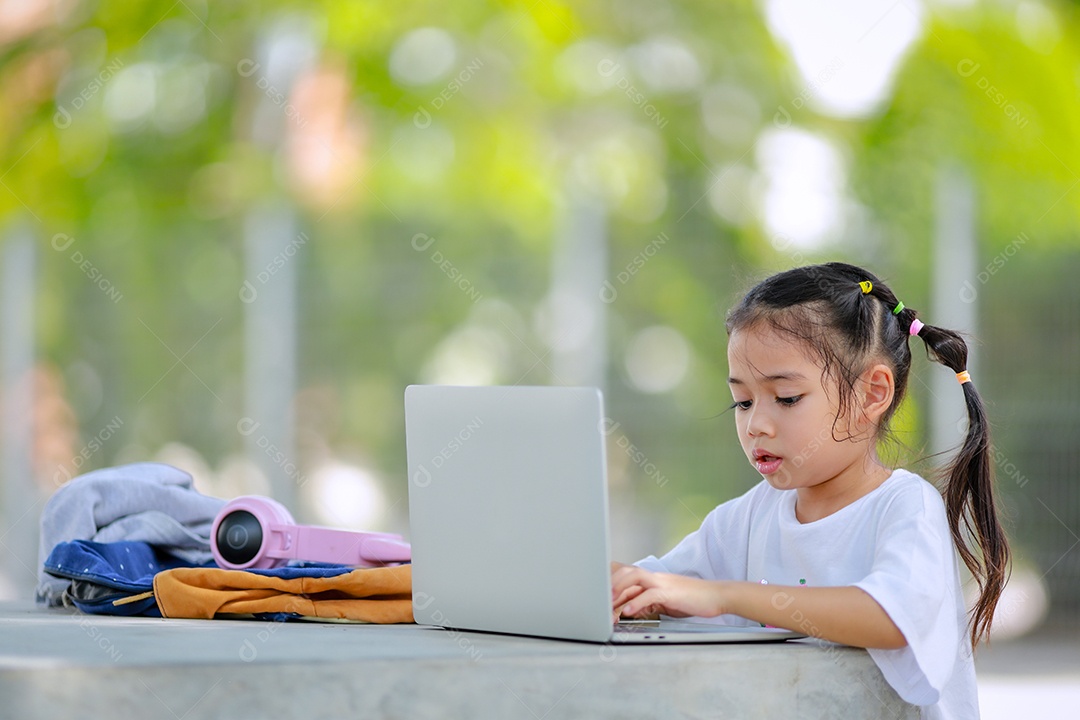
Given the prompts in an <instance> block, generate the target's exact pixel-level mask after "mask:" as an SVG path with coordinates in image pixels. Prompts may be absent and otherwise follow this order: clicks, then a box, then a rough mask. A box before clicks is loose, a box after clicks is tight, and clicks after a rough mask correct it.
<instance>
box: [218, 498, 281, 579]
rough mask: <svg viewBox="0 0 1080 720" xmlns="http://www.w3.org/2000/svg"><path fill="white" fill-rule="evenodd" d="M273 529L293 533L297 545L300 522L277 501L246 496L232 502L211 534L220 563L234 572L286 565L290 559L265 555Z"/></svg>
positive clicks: (221, 514)
mask: <svg viewBox="0 0 1080 720" xmlns="http://www.w3.org/2000/svg"><path fill="white" fill-rule="evenodd" d="M271 528H276V529H279V530H282V531H284V532H287V533H291V534H292V535H293V541H294V542H295V535H296V533H297V528H296V521H295V520H293V517H292V514H291V513H289V510H288V508H286V507H285V506H284V505H282V504H281V503H279V502H278V501H277V500H274V499H273V498H268V497H263V496H261V495H242V496H240V497H237V498H234V499H232V500H230V501H229V502H227V503H226V504H225V507H223V508H222V509H221V511H220V512H219V513H218V515H217V518H216V519H215V520H214V525H213V528H212V529H211V533H210V546H211V550H212V551H213V554H214V559H215V560H216V561H217V564H218V565H219V566H221V567H224V568H229V569H232V570H244V569H248V568H273V567H279V566H281V565H285V564H286V563H287V562H288V559H287V558H278V557H267V556H266V554H265V548H264V546H265V545H266V543H267V542H268V541H269V539H270V532H271Z"/></svg>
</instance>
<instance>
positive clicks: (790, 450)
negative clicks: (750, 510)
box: [728, 327, 874, 489]
mask: <svg viewBox="0 0 1080 720" xmlns="http://www.w3.org/2000/svg"><path fill="white" fill-rule="evenodd" d="M728 367H729V370H730V378H729V381H728V382H729V385H730V387H731V395H732V397H733V398H734V400H735V426H736V428H737V429H738V433H739V443H740V444H741V445H742V448H743V452H745V453H746V457H747V458H748V459H749V460H750V464H751V465H753V466H754V467H755V468H756V469H757V471H758V472H759V473H761V475H762V476H763V477H764V478H765V479H766V480H767V481H768V482H769V484H770V485H772V486H773V487H775V488H780V489H790V488H809V487H814V486H817V485H820V484H822V483H824V482H827V481H829V480H832V479H833V478H836V477H838V476H840V475H845V474H848V473H851V472H855V473H860V472H863V468H864V467H865V463H866V460H867V458H868V454H870V453H872V452H873V448H874V443H873V439H874V427H873V425H872V423H869V422H867V421H866V420H865V419H864V420H863V421H861V422H860V421H856V420H854V419H849V418H841V419H840V421H839V422H837V421H836V417H837V413H838V401H837V395H838V389H837V388H834V387H829V388H827V387H826V385H825V384H824V383H825V382H829V381H828V380H827V379H826V378H823V376H822V368H821V366H820V365H818V364H817V363H815V362H813V361H812V360H811V359H810V357H808V353H807V350H806V349H805V348H804V347H802V346H801V345H799V344H798V343H795V342H792V341H790V340H788V339H786V338H784V337H782V336H780V335H778V334H776V333H775V332H774V331H772V330H770V329H768V328H766V327H759V328H754V327H751V328H748V329H740V330H736V331H735V332H733V333H732V334H731V338H730V340H729V342H728ZM854 406H855V407H856V408H857V407H858V406H859V402H858V397H856V402H855V403H854ZM837 438H838V439H837ZM856 476H857V475H856Z"/></svg>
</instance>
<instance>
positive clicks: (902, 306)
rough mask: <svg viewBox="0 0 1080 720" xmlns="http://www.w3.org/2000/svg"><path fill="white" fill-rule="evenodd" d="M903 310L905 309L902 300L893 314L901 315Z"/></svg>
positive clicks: (893, 310) (898, 302)
mask: <svg viewBox="0 0 1080 720" xmlns="http://www.w3.org/2000/svg"><path fill="white" fill-rule="evenodd" d="M903 309H904V302H903V301H902V300H900V301H897V303H896V307H894V308H893V309H892V314H893V315H899V314H900V312H901V311H902V310H903Z"/></svg>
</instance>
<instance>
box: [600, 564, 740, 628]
mask: <svg viewBox="0 0 1080 720" xmlns="http://www.w3.org/2000/svg"><path fill="white" fill-rule="evenodd" d="M611 567H612V572H611V588H612V591H611V595H612V607H613V611H614V614H615V618H616V620H617V619H618V618H619V616H620V615H621V616H622V617H643V616H651V615H658V614H660V613H663V614H664V615H669V616H671V617H691V616H695V617H714V616H716V615H721V614H723V612H724V606H723V598H722V589H723V585H722V584H721V583H719V582H714V581H709V580H700V579H698V578H690V577H686V576H684V575H669V574H667V573H654V572H649V571H648V570H643V569H641V568H639V567H635V566H633V565H620V564H618V563H612V566H611Z"/></svg>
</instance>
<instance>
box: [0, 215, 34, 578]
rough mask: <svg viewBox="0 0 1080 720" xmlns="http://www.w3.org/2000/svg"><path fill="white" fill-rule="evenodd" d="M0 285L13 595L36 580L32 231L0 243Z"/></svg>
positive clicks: (1, 451)
mask: <svg viewBox="0 0 1080 720" xmlns="http://www.w3.org/2000/svg"><path fill="white" fill-rule="evenodd" d="M3 264H4V267H3V271H2V282H3V287H2V288H0V337H2V342H3V348H2V350H0V375H2V376H3V380H2V382H3V394H2V395H0V402H2V404H3V432H2V434H0V443H2V444H0V458H2V465H0V472H2V473H3V475H2V476H0V483H2V484H3V486H4V515H3V518H4V521H3V527H2V528H0V542H2V548H0V551H2V552H3V556H4V559H3V565H2V567H3V576H4V578H5V579H6V580H7V581H8V582H9V583H10V584H11V585H10V587H11V590H12V591H13V592H14V593H15V596H16V597H18V598H29V597H31V596H32V595H33V589H34V585H35V584H36V569H35V568H36V566H37V536H38V518H39V517H40V515H41V508H40V507H38V500H39V498H38V489H37V484H36V483H35V481H34V465H33V457H32V456H31V453H32V450H33V445H34V443H33V440H34V438H33V418H34V397H33V393H34V388H33V367H34V268H35V264H36V258H35V253H34V238H33V233H32V232H31V231H30V229H29V228H28V227H26V226H22V227H17V228H16V229H15V230H14V232H13V233H12V234H11V236H10V237H9V238H8V239H7V242H6V243H4V249H3Z"/></svg>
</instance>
